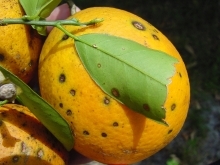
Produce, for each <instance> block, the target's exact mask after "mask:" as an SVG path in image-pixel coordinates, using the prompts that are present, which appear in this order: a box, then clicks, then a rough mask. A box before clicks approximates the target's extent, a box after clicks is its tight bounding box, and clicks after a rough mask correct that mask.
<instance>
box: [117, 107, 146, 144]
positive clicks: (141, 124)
mask: <svg viewBox="0 0 220 165" xmlns="http://www.w3.org/2000/svg"><path fill="white" fill-rule="evenodd" d="M121 106H122V108H123V109H124V112H125V114H126V116H127V117H128V119H129V122H130V125H131V127H132V131H133V148H136V147H137V145H138V143H139V140H140V138H141V136H142V134H143V132H144V128H145V123H146V117H145V116H144V115H142V114H139V113H137V112H135V111H133V110H130V109H128V108H127V107H126V106H125V105H121Z"/></svg>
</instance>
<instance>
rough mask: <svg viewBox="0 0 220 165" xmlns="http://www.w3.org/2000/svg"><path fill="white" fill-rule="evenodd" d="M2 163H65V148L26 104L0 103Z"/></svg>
mask: <svg viewBox="0 0 220 165" xmlns="http://www.w3.org/2000/svg"><path fill="white" fill-rule="evenodd" d="M0 153H1V154H0V164H1V165H11V164H16V165H30V164H31V165H55V164H56V165H65V164H66V163H67V162H68V152H67V151H66V150H65V148H64V147H63V146H62V144H61V143H60V142H59V141H58V140H57V139H56V138H55V137H54V136H53V135H52V134H51V133H50V132H49V131H48V130H47V129H46V128H45V127H44V126H43V125H42V124H41V123H40V122H39V121H38V120H37V119H36V117H35V116H34V115H33V114H32V113H31V112H30V111H29V109H28V108H26V107H24V106H21V105H16V104H5V105H3V106H1V107H0Z"/></svg>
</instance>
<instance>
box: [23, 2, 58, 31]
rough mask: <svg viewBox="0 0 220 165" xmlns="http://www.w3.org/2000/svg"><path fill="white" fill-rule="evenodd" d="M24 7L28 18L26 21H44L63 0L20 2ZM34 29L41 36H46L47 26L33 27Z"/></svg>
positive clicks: (25, 17)
mask: <svg viewBox="0 0 220 165" xmlns="http://www.w3.org/2000/svg"><path fill="white" fill-rule="evenodd" d="M19 1H20V4H21V5H22V7H23V9H24V11H25V13H26V16H24V19H26V20H29V21H32V20H44V19H45V18H46V17H48V16H49V15H50V13H51V12H52V11H53V10H54V9H55V8H56V7H57V6H58V5H59V3H60V2H61V0H19ZM32 27H33V28H34V29H36V30H37V31H38V33H39V34H41V35H46V27H45V26H37V25H32Z"/></svg>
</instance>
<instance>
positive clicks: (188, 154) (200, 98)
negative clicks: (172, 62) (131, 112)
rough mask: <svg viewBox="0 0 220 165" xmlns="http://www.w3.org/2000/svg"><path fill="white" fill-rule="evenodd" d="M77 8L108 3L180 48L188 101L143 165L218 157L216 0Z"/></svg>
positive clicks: (202, 162) (219, 12)
mask: <svg viewBox="0 0 220 165" xmlns="http://www.w3.org/2000/svg"><path fill="white" fill-rule="evenodd" d="M74 3H75V4H76V5H77V6H78V7H80V8H81V9H84V8H88V7H93V6H109V7H116V8H120V9H124V10H127V11H129V12H132V13H134V14H136V15H138V16H140V17H142V18H143V19H145V20H147V21H148V22H150V23H151V24H152V25H154V26H155V27H156V28H157V29H159V30H160V31H161V32H162V33H163V34H165V35H166V36H167V37H168V38H169V39H170V41H171V42H172V43H173V44H174V45H175V47H176V48H177V50H178V51H179V52H180V54H181V56H182V58H183V60H184V62H185V64H186V67H187V70H188V74H189V78H190V83H191V105H190V110H189V114H188V117H187V120H186V123H185V125H184V127H183V129H182V131H181V132H180V133H179V135H178V136H177V137H176V138H175V139H174V140H173V141H172V142H171V143H170V144H169V145H168V146H167V147H165V148H164V149H162V150H161V151H160V152H158V153H157V154H155V155H153V156H152V157H150V158H148V159H146V160H144V161H143V162H141V163H140V164H141V165H207V164H209V163H211V162H214V161H216V160H218V159H220V147H219V146H220V46H219V44H220V32H219V31H220V1H219V0H211V1H210V0H185V1H182V0H175V1H173V0H163V1H161V0H128V1H125V0H93V1H91V0H74Z"/></svg>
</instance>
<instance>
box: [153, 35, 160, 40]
mask: <svg viewBox="0 0 220 165" xmlns="http://www.w3.org/2000/svg"><path fill="white" fill-rule="evenodd" d="M152 36H153V38H154V39H155V40H160V39H159V38H158V37H157V35H155V34H152Z"/></svg>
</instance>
